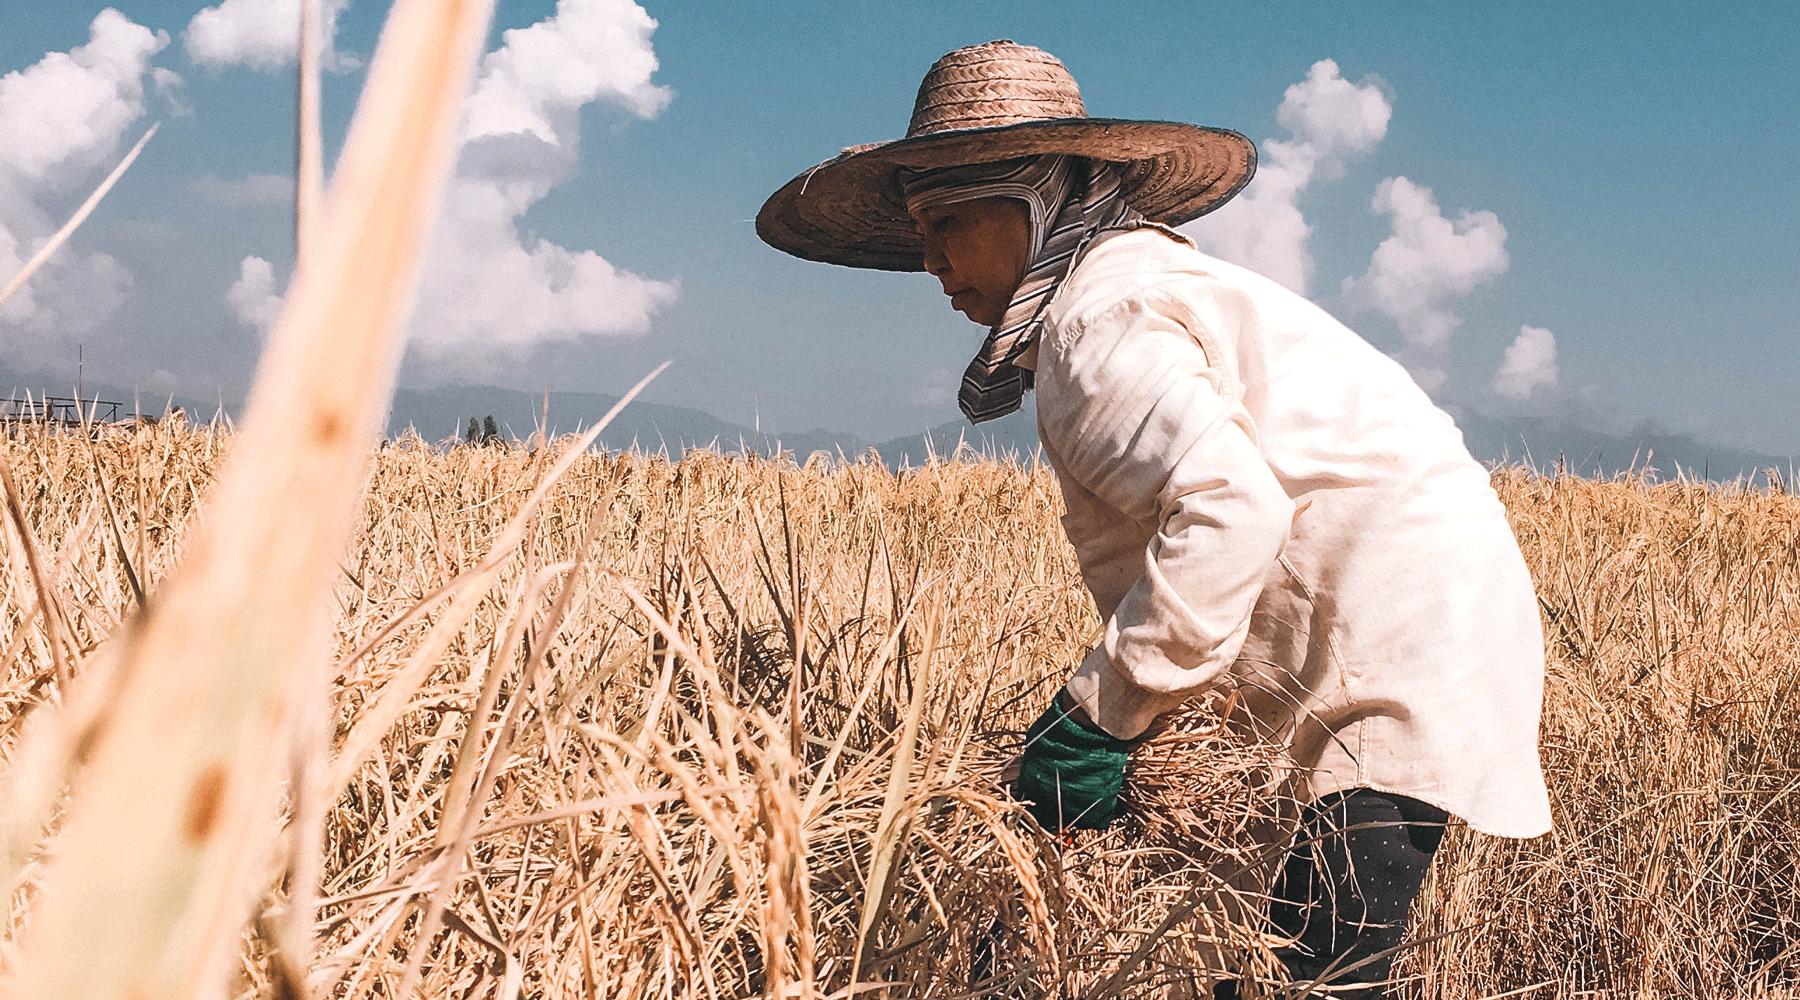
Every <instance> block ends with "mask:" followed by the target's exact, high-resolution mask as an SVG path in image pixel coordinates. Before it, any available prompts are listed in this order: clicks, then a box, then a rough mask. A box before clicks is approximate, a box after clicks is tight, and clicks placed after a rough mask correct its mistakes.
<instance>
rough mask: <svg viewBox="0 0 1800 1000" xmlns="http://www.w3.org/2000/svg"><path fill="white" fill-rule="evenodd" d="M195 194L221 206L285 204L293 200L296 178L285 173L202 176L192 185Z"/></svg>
mask: <svg viewBox="0 0 1800 1000" xmlns="http://www.w3.org/2000/svg"><path fill="white" fill-rule="evenodd" d="M193 187H194V193H195V194H197V195H199V196H200V197H202V198H204V199H206V200H207V201H211V202H217V203H218V204H221V205H230V206H233V207H242V206H246V205H285V204H290V203H292V202H293V200H294V179H293V178H292V177H290V176H287V175H285V174H250V175H248V176H245V177H215V176H213V175H212V174H202V175H201V176H200V177H198V178H196V179H195V180H194V182H193Z"/></svg>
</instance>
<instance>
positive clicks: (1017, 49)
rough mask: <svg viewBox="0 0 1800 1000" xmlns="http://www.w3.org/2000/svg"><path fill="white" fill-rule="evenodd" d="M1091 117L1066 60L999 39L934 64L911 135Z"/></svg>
mask: <svg viewBox="0 0 1800 1000" xmlns="http://www.w3.org/2000/svg"><path fill="white" fill-rule="evenodd" d="M1086 117H1087V108H1086V107H1084V106H1083V105H1082V103H1081V89H1080V88H1079V87H1077V86H1076V85H1075V77H1073V76H1072V75H1070V73H1069V70H1068V68H1067V67H1065V66H1064V65H1063V64H1062V61H1061V60H1059V59H1057V58H1056V57H1055V56H1053V55H1051V54H1050V53H1048V52H1045V51H1044V50H1043V49H1040V48H1035V47H1033V46H1030V45H1020V44H1019V43H1017V42H1014V41H1012V40H1010V39H1000V40H998V41H993V42H983V43H982V44H980V45H969V46H966V47H964V48H960V49H957V50H955V51H953V52H949V53H946V54H945V55H944V56H943V58H941V59H939V60H938V61H937V62H935V63H933V64H932V66H931V69H930V70H929V71H927V72H926V74H925V79H924V81H923V82H921V83H920V84H919V97H918V99H917V100H916V101H914V102H913V113H912V121H911V122H910V123H908V125H907V126H906V134H907V137H908V138H910V137H912V136H917V135H929V134H931V133H933V132H946V131H951V130H954V129H966V128H995V127H998V126H1003V125H1017V124H1019V123H1020V122H1028V121H1041V120H1043V119H1046V118H1086Z"/></svg>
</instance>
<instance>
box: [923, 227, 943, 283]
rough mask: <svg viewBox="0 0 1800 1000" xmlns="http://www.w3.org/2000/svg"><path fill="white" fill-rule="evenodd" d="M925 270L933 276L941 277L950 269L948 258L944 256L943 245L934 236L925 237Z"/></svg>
mask: <svg viewBox="0 0 1800 1000" xmlns="http://www.w3.org/2000/svg"><path fill="white" fill-rule="evenodd" d="M923 264H924V266H925V272H926V273H927V274H929V275H931V276H932V277H934V278H942V277H943V276H944V275H945V274H947V273H949V271H950V258H948V257H946V256H944V245H943V243H942V241H940V240H938V239H937V238H936V237H933V236H927V237H925V259H924V261H923Z"/></svg>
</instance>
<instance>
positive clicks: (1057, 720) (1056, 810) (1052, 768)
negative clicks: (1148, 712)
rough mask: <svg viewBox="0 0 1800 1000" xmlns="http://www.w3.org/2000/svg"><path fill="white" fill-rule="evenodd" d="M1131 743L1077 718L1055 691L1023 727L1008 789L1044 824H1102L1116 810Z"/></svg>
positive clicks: (1092, 827)
mask: <svg viewBox="0 0 1800 1000" xmlns="http://www.w3.org/2000/svg"><path fill="white" fill-rule="evenodd" d="M1136 743H1137V741H1136V740H1121V739H1119V738H1117V737H1115V736H1113V735H1112V734H1111V733H1107V732H1103V731H1102V730H1100V729H1098V728H1096V727H1093V726H1089V725H1086V724H1085V723H1081V722H1077V721H1076V719H1075V716H1074V714H1073V713H1072V712H1071V711H1070V710H1069V709H1066V708H1063V707H1062V704H1061V699H1060V697H1059V698H1058V699H1056V700H1053V701H1051V703H1050V708H1049V709H1048V710H1046V711H1045V712H1044V714H1043V715H1040V716H1038V720H1037V721H1036V722H1034V723H1032V724H1031V728H1030V729H1028V730H1026V732H1025V755H1024V757H1023V758H1021V759H1020V761H1019V780H1018V782H1017V783H1016V784H1015V785H1014V786H1013V794H1014V795H1016V796H1017V797H1018V798H1019V799H1021V800H1023V801H1025V802H1027V803H1029V804H1030V806H1031V815H1033V816H1035V817H1037V821H1038V823H1040V824H1041V825H1042V826H1043V827H1044V828H1045V829H1047V830H1060V829H1062V828H1063V827H1065V826H1079V827H1084V828H1086V829H1089V830H1101V829H1105V828H1106V826H1107V824H1109V823H1111V822H1112V821H1113V819H1114V818H1115V817H1116V816H1117V815H1118V813H1119V790H1120V789H1121V788H1123V787H1124V785H1125V760H1126V758H1127V756H1128V755H1129V754H1130V752H1131V748H1132V747H1133V746H1134V745H1136Z"/></svg>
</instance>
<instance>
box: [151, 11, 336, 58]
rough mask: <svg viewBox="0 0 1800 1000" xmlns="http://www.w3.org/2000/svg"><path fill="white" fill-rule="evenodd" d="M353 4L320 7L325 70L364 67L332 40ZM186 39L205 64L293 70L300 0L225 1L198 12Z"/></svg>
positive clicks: (189, 50)
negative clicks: (340, 49) (344, 13)
mask: <svg viewBox="0 0 1800 1000" xmlns="http://www.w3.org/2000/svg"><path fill="white" fill-rule="evenodd" d="M349 5H350V0H324V2H323V3H322V4H321V5H320V10H319V64H320V65H321V66H322V67H324V68H325V69H328V70H338V71H341V70H350V69H355V68H356V67H357V66H359V65H361V61H360V60H358V59H357V58H356V57H355V56H352V55H349V54H347V53H343V52H339V51H338V50H337V48H336V46H335V45H334V44H333V42H332V40H333V38H335V37H336V35H337V23H338V17H339V15H341V14H343V12H344V8H345V7H348V6H349ZM181 41H182V44H183V45H184V46H186V48H187V53H188V58H189V59H192V60H193V61H194V62H195V63H196V64H197V65H201V66H213V67H219V68H222V67H226V66H249V67H251V68H252V69H263V70H273V69H279V68H281V67H283V66H292V65H293V64H294V57H295V55H296V54H298V52H299V51H300V0H223V2H222V3H220V4H218V5H217V6H215V7H206V8H203V9H202V10H201V11H200V12H199V13H198V14H195V15H194V17H193V20H191V21H189V22H188V26H187V30H186V31H184V32H182V36H181Z"/></svg>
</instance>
